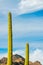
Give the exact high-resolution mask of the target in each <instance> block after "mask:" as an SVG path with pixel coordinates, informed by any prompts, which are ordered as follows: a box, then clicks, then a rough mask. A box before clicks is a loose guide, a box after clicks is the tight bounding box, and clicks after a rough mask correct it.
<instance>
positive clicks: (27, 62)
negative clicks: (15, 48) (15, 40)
mask: <svg viewBox="0 0 43 65" xmlns="http://www.w3.org/2000/svg"><path fill="white" fill-rule="evenodd" d="M25 65H29V44H28V43H27V44H26V57H25Z"/></svg>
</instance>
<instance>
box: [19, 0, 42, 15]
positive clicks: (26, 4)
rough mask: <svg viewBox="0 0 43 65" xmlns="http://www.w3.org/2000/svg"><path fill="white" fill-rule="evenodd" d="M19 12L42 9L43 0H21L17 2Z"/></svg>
mask: <svg viewBox="0 0 43 65" xmlns="http://www.w3.org/2000/svg"><path fill="white" fill-rule="evenodd" d="M18 5H19V6H18V12H19V14H22V13H27V12H34V11H37V10H40V9H43V0H21V1H20V2H19V4H18Z"/></svg>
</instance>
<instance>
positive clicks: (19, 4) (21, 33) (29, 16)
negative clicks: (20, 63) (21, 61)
mask: <svg viewBox="0 0 43 65" xmlns="http://www.w3.org/2000/svg"><path fill="white" fill-rule="evenodd" d="M9 11H10V12H11V13H12V26H13V50H14V53H18V54H20V55H22V56H24V51H25V45H26V42H28V43H29V45H30V52H31V54H30V60H32V61H36V60H39V61H40V62H41V63H42V64H43V0H0V58H1V57H3V56H6V55H7V44H8V12H9Z"/></svg>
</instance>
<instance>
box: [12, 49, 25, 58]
mask: <svg viewBox="0 0 43 65" xmlns="http://www.w3.org/2000/svg"><path fill="white" fill-rule="evenodd" d="M13 54H18V55H21V56H23V57H24V50H16V51H15V52H13Z"/></svg>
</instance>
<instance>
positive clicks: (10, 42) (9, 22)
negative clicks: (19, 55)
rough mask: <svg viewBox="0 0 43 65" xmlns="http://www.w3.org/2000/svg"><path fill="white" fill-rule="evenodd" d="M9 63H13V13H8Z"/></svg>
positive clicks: (9, 64)
mask: <svg viewBox="0 0 43 65" xmlns="http://www.w3.org/2000/svg"><path fill="white" fill-rule="evenodd" d="M7 65H12V15H11V13H10V12H9V13H8V60H7Z"/></svg>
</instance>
